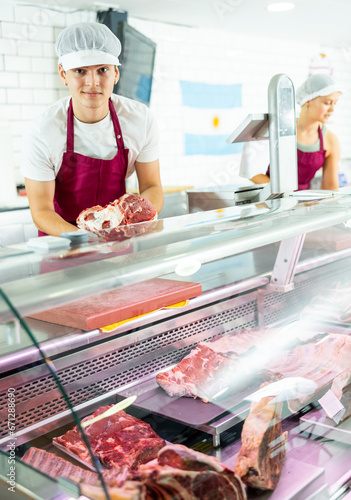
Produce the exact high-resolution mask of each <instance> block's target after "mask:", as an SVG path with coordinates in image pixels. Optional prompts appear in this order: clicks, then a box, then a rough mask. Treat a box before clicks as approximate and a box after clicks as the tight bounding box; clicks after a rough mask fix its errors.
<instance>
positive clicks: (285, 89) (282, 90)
mask: <svg viewBox="0 0 351 500" xmlns="http://www.w3.org/2000/svg"><path fill="white" fill-rule="evenodd" d="M268 117H269V156H270V178H271V182H270V184H271V192H272V193H285V192H287V191H295V189H297V186H298V183H297V146H296V116H295V90H294V85H293V83H292V81H291V79H290V78H289V77H288V76H287V75H284V74H279V75H275V76H274V77H273V78H272V79H271V81H270V82H269V85H268Z"/></svg>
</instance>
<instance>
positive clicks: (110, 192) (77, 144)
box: [22, 22, 163, 236]
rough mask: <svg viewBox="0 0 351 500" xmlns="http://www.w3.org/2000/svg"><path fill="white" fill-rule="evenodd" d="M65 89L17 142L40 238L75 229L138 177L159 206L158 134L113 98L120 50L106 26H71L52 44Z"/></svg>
mask: <svg viewBox="0 0 351 500" xmlns="http://www.w3.org/2000/svg"><path fill="white" fill-rule="evenodd" d="M55 49H56V53H57V55H58V58H59V60H58V63H59V75H60V78H61V81H62V82H63V84H64V85H67V86H68V88H69V90H70V94H71V96H70V97H66V98H63V99H61V100H59V101H57V102H56V103H54V104H53V105H52V106H50V107H49V108H48V110H46V111H45V112H44V113H43V114H41V115H40V116H39V117H37V118H36V119H34V120H33V121H32V123H31V125H30V128H29V130H28V132H27V133H26V135H25V137H24V141H23V151H22V153H23V154H22V173H23V175H24V177H25V182H26V190H27V194H28V200H29V205H30V209H31V213H32V217H33V220H34V223H35V225H36V226H37V227H38V229H39V234H41V235H42V234H50V235H53V236H58V235H60V233H62V232H65V231H72V230H76V229H77V228H76V226H75V225H74V223H75V220H76V218H77V216H78V215H79V213H80V212H81V211H82V210H84V209H86V208H89V207H92V206H94V205H102V206H104V205H106V204H107V203H110V202H112V201H113V200H115V199H116V198H119V197H120V196H122V195H123V194H125V192H126V186H125V179H126V177H128V176H130V175H131V174H132V173H133V172H134V170H135V171H136V174H137V178H138V183H139V192H140V195H141V196H142V197H143V198H146V199H148V200H149V201H150V202H151V203H152V204H153V206H154V208H155V209H156V211H157V212H159V211H160V210H161V208H162V205H163V192H162V186H161V181H160V171H159V160H158V131H157V128H156V125H155V122H154V119H153V116H152V114H151V112H150V110H149V109H148V108H147V107H146V106H145V105H143V104H141V103H139V102H136V101H133V100H131V99H127V98H125V97H122V96H119V95H115V94H113V93H112V92H113V86H114V85H115V84H116V83H117V81H118V79H119V71H118V68H117V66H118V65H119V60H118V57H119V55H120V52H121V44H120V41H119V40H118V38H117V37H116V36H115V35H114V34H113V33H112V31H110V30H109V29H108V28H107V26H105V25H103V24H99V23H94V22H88V23H79V24H74V25H71V26H69V27H67V28H65V29H64V30H63V31H62V32H61V33H60V34H59V36H58V39H57V41H56V45H55Z"/></svg>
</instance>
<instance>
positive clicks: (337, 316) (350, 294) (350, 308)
mask: <svg viewBox="0 0 351 500" xmlns="http://www.w3.org/2000/svg"><path fill="white" fill-rule="evenodd" d="M301 318H304V319H307V320H311V319H312V320H313V319H314V318H318V320H320V319H323V320H324V321H331V322H334V323H335V322H337V323H350V322H351V286H350V283H346V284H342V283H340V282H334V283H332V284H330V286H328V288H324V289H321V291H320V292H319V293H318V294H317V295H316V296H315V297H313V299H312V300H311V302H310V303H309V304H308V305H307V306H305V307H304V308H303V310H302V311H301Z"/></svg>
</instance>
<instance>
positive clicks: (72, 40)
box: [55, 22, 121, 71]
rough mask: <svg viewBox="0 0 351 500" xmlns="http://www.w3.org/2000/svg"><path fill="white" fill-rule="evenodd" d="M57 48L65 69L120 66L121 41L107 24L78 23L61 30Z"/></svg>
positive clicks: (60, 62)
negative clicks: (99, 65)
mask: <svg viewBox="0 0 351 500" xmlns="http://www.w3.org/2000/svg"><path fill="white" fill-rule="evenodd" d="M55 50H56V54H57V55H58V58H59V64H61V66H62V68H63V69H64V70H65V71H67V70H69V69H72V68H79V67H83V66H94V65H98V64H114V65H116V66H119V60H118V56H119V55H120V53H121V42H120V41H119V40H118V38H117V37H116V36H115V35H114V34H113V33H112V31H111V30H110V29H109V28H108V27H107V26H106V25H105V24H100V23H94V22H87V23H77V24H72V25H71V26H68V27H67V28H65V29H64V30H63V31H61V33H60V34H59V36H58V37H57V40H56V44H55Z"/></svg>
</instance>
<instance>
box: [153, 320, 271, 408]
mask: <svg viewBox="0 0 351 500" xmlns="http://www.w3.org/2000/svg"><path fill="white" fill-rule="evenodd" d="M270 335H276V331H274V330H272V329H268V328H252V329H247V330H240V331H237V332H234V333H232V334H229V335H220V336H217V337H215V338H214V339H212V341H210V342H200V343H199V344H198V346H197V347H196V348H195V349H193V350H192V351H191V352H190V353H189V354H188V355H187V356H186V357H185V358H183V359H182V361H180V362H179V363H178V364H177V365H176V366H175V367H174V368H172V369H171V370H169V371H167V372H162V373H158V374H157V375H156V382H157V383H158V384H159V385H160V386H161V387H162V388H163V389H164V390H165V391H166V392H167V394H168V395H169V396H172V397H173V396H177V397H181V396H187V397H194V398H197V397H199V398H201V400H202V401H204V402H208V401H214V400H215V399H218V398H220V397H222V396H229V395H230V394H236V393H239V392H241V391H242V390H244V389H246V388H247V387H249V386H250V385H251V384H252V383H253V381H254V379H255V377H256V376H257V371H258V362H257V360H255V366H254V369H253V367H252V366H251V364H250V361H249V357H245V354H248V353H249V351H250V352H252V350H257V348H258V347H259V345H260V343H262V342H263V340H264V339H265V342H266V341H267V337H269V336H270ZM271 351H272V350H271V349H270V353H271ZM260 359H261V362H262V367H263V366H264V364H265V363H267V361H268V353H267V355H266V356H263V355H262V356H260Z"/></svg>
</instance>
